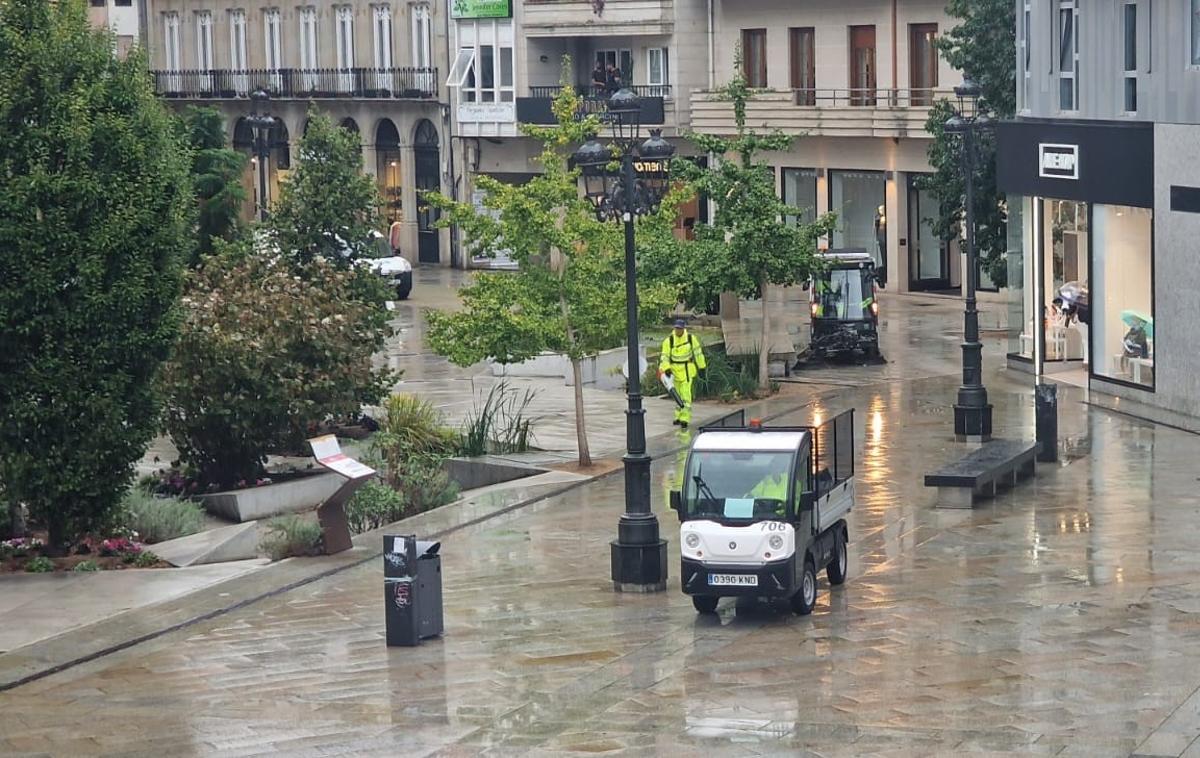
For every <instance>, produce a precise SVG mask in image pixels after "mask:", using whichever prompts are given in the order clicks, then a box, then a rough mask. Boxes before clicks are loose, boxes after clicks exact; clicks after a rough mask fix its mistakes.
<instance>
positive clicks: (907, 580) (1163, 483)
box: [0, 378, 1200, 756]
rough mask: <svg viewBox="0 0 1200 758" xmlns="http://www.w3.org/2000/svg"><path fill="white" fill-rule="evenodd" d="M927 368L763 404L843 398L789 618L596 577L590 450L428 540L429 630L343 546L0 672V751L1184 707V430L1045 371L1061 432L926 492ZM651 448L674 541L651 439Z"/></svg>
mask: <svg viewBox="0 0 1200 758" xmlns="http://www.w3.org/2000/svg"><path fill="white" fill-rule="evenodd" d="M956 384H957V379H956V378H949V379H944V380H933V381H926V382H918V383H915V384H909V385H904V386H891V385H888V386H883V387H875V388H869V389H866V390H856V391H842V392H839V393H837V394H836V395H834V396H822V397H820V398H818V401H817V403H816V404H815V405H814V406H813V407H812V408H810V409H807V410H805V411H803V412H800V413H795V414H792V415H791V416H788V417H786V418H785V420H786V421H788V422H791V423H805V422H808V421H811V420H812V419H813V418H814V417H816V416H823V417H829V416H830V415H832V414H834V413H836V412H838V411H839V410H841V409H843V408H845V407H849V406H854V407H857V408H858V409H859V411H860V414H861V416H862V419H863V423H862V424H861V425H860V426H859V428H858V432H857V433H858V438H859V443H860V444H861V446H862V447H861V458H860V468H859V471H858V482H857V485H858V488H859V496H860V500H859V507H858V508H857V509H856V510H855V511H854V512H853V514H852V515H851V535H852V537H851V539H852V545H851V554H850V557H851V566H850V576H851V578H850V581H849V582H848V583H847V584H846V585H845V586H844V587H842V588H839V589H837V590H834V591H830V590H829V589H828V588H827V587H826V586H825V584H824V583H823V582H822V585H821V589H820V598H819V602H818V608H817V612H816V613H815V614H814V615H813V616H811V617H808V618H797V617H795V616H792V615H790V614H788V613H786V612H781V611H780V610H778V609H771V608H766V607H749V606H743V607H735V606H734V605H733V604H731V603H728V602H726V603H723V604H722V607H721V610H720V614H719V615H718V616H716V617H708V618H704V617H697V616H696V614H695V613H694V612H693V611H692V608H691V605H690V603H689V602H688V600H687V598H686V597H684V596H683V595H681V594H680V593H679V592H678V590H677V586H675V585H673V586H672V588H671V590H670V591H668V592H666V593H662V594H658V595H650V596H627V595H617V594H614V593H613V592H612V591H611V587H610V586H609V582H608V551H607V542H608V540H610V539H611V537H612V532H613V526H614V524H615V522H616V518H617V515H618V513H619V512H620V508H621V498H620V492H621V490H622V487H623V483H622V480H621V478H620V477H619V476H613V477H608V478H605V479H601V480H599V481H597V482H593V483H590V484H588V485H586V486H584V487H581V488H577V489H575V490H571V491H570V492H569V493H566V494H564V495H561V496H556V497H550V498H547V499H545V500H542V501H540V502H538V503H535V504H532V505H529V506H527V507H524V508H522V509H519V510H514V511H509V512H505V513H503V514H501V515H499V516H497V517H495V518H493V519H491V520H488V521H485V522H480V523H477V524H474V525H472V526H468V527H465V528H462V529H459V530H458V531H456V532H455V533H454V534H453V535H452V536H451V537H448V538H445V539H443V548H442V553H443V556H444V566H443V571H444V575H445V582H446V592H445V598H446V622H447V631H446V635H445V637H444V638H443V639H440V640H433V641H429V642H427V643H426V644H424V645H422V646H420V647H417V648H410V649H409V648H405V649H388V648H386V647H385V646H384V644H383V640H382V603H383V598H382V597H381V596H380V593H379V585H380V582H381V580H380V578H379V570H378V567H377V566H375V565H373V564H364V565H362V566H359V567H357V568H353V569H351V570H348V571H344V572H341V573H339V574H337V575H334V576H330V577H328V578H326V579H323V580H321V581H319V582H315V583H312V584H307V585H305V586H303V587H299V588H297V589H295V590H293V591H290V592H287V593H283V594H280V595H276V596H272V597H269V598H265V599H263V600H261V601H259V602H257V603H254V604H253V605H249V606H246V607H243V608H240V609H237V610H235V611H233V612H231V613H228V614H225V615H222V616H219V617H215V618H212V619H210V620H207V621H203V622H200V623H197V624H195V625H192V626H189V627H188V628H186V629H183V630H180V631H178V632H173V633H171V634H169V635H167V636H165V637H162V638H160V639H156V640H153V641H151V642H148V643H146V644H145V645H139V646H138V647H136V648H133V649H129V650H125V651H121V652H118V653H115V654H113V655H111V656H108V657H105V658H103V659H100V660H97V661H93V662H90V663H86V664H84V665H81V666H78V667H76V668H73V669H70V670H68V671H64V672H62V673H60V674H57V675H54V676H51V677H47V678H45V679H41V680H39V681H36V682H32V683H30V684H27V685H24V686H22V687H21V688H20V689H18V690H16V691H15V692H10V693H3V694H0V753H5V752H11V753H14V754H21V753H23V752H34V751H45V752H50V753H55V754H63V753H67V752H72V753H73V754H79V755H92V754H98V753H118V752H122V753H125V752H128V753H134V754H137V753H142V754H161V755H165V754H179V755H198V754H204V755H210V754H216V755H223V754H227V755H254V754H258V755H262V754H280V753H284V754H288V755H293V754H295V755H317V754H364V755H370V754H375V755H378V754H402V755H446V756H458V755H564V754H587V753H593V752H595V751H603V752H604V753H605V754H612V755H648V754H662V755H695V754H704V755H710V754H711V755H803V754H815V755H822V756H841V755H877V754H878V755H922V756H924V755H1087V756H1106V755H1129V754H1131V753H1132V752H1133V751H1134V750H1135V749H1136V748H1138V746H1139V745H1142V744H1143V743H1145V742H1146V741H1147V740H1148V739H1149V738H1151V737H1152V735H1153V733H1154V732H1155V730H1156V729H1159V728H1160V726H1162V725H1165V724H1168V723H1169V722H1170V721H1171V719H1172V718H1173V717H1174V718H1176V719H1177V721H1179V722H1180V724H1179V729H1173V730H1172V731H1176V732H1178V733H1186V730H1187V729H1189V728H1190V725H1189V724H1188V723H1187V721H1186V718H1185V716H1186V714H1189V713H1190V712H1191V709H1190V708H1189V707H1186V704H1187V703H1188V702H1189V701H1190V699H1191V698H1192V697H1193V694H1194V693H1195V692H1196V689H1197V685H1200V646H1197V645H1196V640H1197V638H1198V637H1200V622H1197V621H1196V618H1195V615H1196V614H1195V612H1193V611H1188V610H1180V609H1181V608H1188V607H1191V605H1192V603H1193V602H1194V601H1196V600H1197V599H1200V586H1198V585H1200V582H1198V581H1197V580H1196V577H1197V576H1200V535H1198V534H1197V532H1196V530H1195V529H1194V528H1192V526H1193V524H1194V518H1195V513H1196V512H1197V510H1198V509H1200V491H1197V489H1196V487H1195V477H1196V474H1195V471H1194V461H1195V460H1196V458H1197V455H1200V440H1197V439H1196V438H1195V437H1193V436H1190V435H1186V434H1183V433H1181V432H1178V431H1174V430H1164V429H1162V428H1158V427H1155V426H1153V425H1151V424H1146V423H1142V422H1137V421H1134V420H1130V419H1128V418H1125V417H1120V416H1114V415H1112V414H1109V413H1107V412H1105V411H1101V410H1097V409H1090V408H1089V407H1088V406H1085V405H1084V404H1083V402H1082V395H1081V393H1077V392H1073V391H1070V390H1067V391H1064V394H1063V397H1062V398H1061V406H1062V409H1063V415H1062V418H1061V419H1060V427H1061V428H1062V431H1063V433H1064V435H1068V436H1072V437H1075V438H1086V439H1087V440H1088V443H1089V448H1090V451H1091V454H1090V456H1089V457H1087V458H1080V459H1077V460H1074V461H1073V462H1071V463H1069V464H1066V465H1056V466H1043V467H1041V468H1040V469H1039V473H1038V477H1037V479H1035V480H1034V481H1033V482H1031V483H1029V484H1024V485H1022V486H1020V487H1018V488H1017V489H1015V490H1013V491H1012V492H1008V493H1004V494H1003V495H1001V497H1000V498H998V499H997V500H996V501H995V502H994V503H992V504H991V505H989V506H988V507H985V508H980V509H978V510H977V511H973V512H961V513H953V514H946V513H944V512H939V511H937V510H936V509H934V508H933V507H932V505H933V502H932V496H931V495H930V493H928V492H927V491H925V489H924V488H923V487H922V486H921V484H920V473H921V472H922V471H923V470H924V469H925V468H926V467H927V466H931V465H937V464H938V463H939V462H941V461H944V460H948V459H950V458H951V456H953V455H954V454H955V451H957V450H960V449H961V448H960V447H958V446H956V445H955V444H954V443H953V442H948V441H946V440H945V437H947V436H951V435H950V434H949V433H948V432H947V433H946V434H945V435H944V436H943V435H939V434H936V433H927V432H930V431H932V430H930V429H928V428H926V425H925V424H924V423H922V422H921V421H920V419H921V418H922V414H923V411H922V410H921V409H922V408H924V407H925V403H928V402H932V401H933V399H934V398H937V397H944V398H952V397H953V393H954V388H955V386H956ZM989 388H990V389H992V391H993V400H994V402H996V403H997V425H998V427H1003V428H1004V429H1005V432H1004V433H1005V434H1006V435H1009V436H1021V435H1025V434H1030V433H1031V431H1032V421H1033V414H1032V404H1031V401H1030V400H1029V399H1028V398H1027V395H1028V394H1029V393H1028V388H1027V387H1026V386H1025V385H1024V384H1023V383H1022V382H1008V381H1005V380H1003V379H999V378H997V379H996V381H994V382H993V380H992V379H991V378H989ZM918 401H923V402H918ZM942 423H943V424H947V425H948V423H949V416H948V415H947V416H945V417H944V418H942ZM914 427H916V428H917V429H919V430H922V431H920V432H919V433H918V434H917V435H916V436H914V433H913V431H912V429H913V428H914ZM653 475H654V493H655V509H656V511H657V512H658V513H659V514H660V518H661V519H662V520H663V524H664V529H665V531H666V533H667V536H668V540H669V542H670V544H671V547H672V550H673V551H674V549H675V542H676V540H674V539H673V536H672V533H671V529H670V520H669V516H670V514H669V512H668V511H666V509H665V503H664V502H663V500H664V498H662V497H661V493H662V492H664V491H665V490H666V489H668V488H670V487H672V486H674V485H675V483H676V481H677V476H678V474H677V469H676V459H674V458H672V457H666V458H663V459H662V460H660V461H658V462H656V464H655V466H654V470H653ZM677 561H678V555H677V553H674V552H673V554H672V559H671V566H672V570H673V572H674V571H675V570H676V567H677V566H678V563H677ZM1175 714H1178V716H1175ZM112 724H120V725H121V728H120V729H113V728H111V726H110V725H112ZM1183 749H1191V747H1190V746H1184V747H1183V748H1181V752H1182V750H1183ZM1176 754H1178V753H1176Z"/></svg>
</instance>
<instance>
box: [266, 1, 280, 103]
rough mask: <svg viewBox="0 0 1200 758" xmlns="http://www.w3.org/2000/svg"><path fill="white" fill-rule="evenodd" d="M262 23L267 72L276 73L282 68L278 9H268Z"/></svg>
mask: <svg viewBox="0 0 1200 758" xmlns="http://www.w3.org/2000/svg"><path fill="white" fill-rule="evenodd" d="M264 21H265V24H264V26H265V29H264V34H263V42H264V44H265V45H266V53H267V56H266V60H267V70H268V71H278V70H279V69H280V68H281V67H282V66H283V63H282V61H283V56H282V55H281V54H280V49H279V9H278V8H268V9H267V11H266V13H265V14H264ZM275 86H276V87H278V86H279V85H278V84H276V85H275Z"/></svg>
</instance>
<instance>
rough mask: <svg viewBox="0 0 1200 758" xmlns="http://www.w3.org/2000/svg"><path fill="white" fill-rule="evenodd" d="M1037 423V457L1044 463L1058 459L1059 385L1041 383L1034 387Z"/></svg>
mask: <svg viewBox="0 0 1200 758" xmlns="http://www.w3.org/2000/svg"><path fill="white" fill-rule="evenodd" d="M1034 409H1035V411H1034V412H1035V417H1036V418H1035V423H1036V429H1037V443H1038V452H1037V459H1038V461H1040V462H1042V463H1054V462H1055V461H1057V460H1058V385H1057V384H1039V385H1037V386H1035V387H1034Z"/></svg>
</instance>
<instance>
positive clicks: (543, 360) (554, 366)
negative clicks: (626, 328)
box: [492, 347, 646, 390]
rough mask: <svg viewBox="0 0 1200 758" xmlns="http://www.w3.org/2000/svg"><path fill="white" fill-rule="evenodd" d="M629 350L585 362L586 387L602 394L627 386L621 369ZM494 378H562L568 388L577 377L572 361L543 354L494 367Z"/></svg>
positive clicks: (616, 350) (643, 351)
mask: <svg viewBox="0 0 1200 758" xmlns="http://www.w3.org/2000/svg"><path fill="white" fill-rule="evenodd" d="M627 352H628V351H627V350H626V348H624V347H617V348H613V349H612V350H605V351H603V352H601V353H598V354H597V355H594V356H592V357H590V358H585V359H584V360H583V361H582V362H581V365H580V369H581V373H582V375H583V386H585V387H593V388H595V389H599V390H614V389H620V388H622V387H624V386H625V377H624V376H623V375H622V374H621V366H623V365H624V364H625V359H626V356H627ZM638 353H639V355H640V356H641V359H642V360H643V361H644V360H645V359H646V349H645V348H644V347H643V348H640V349H639V351H638ZM492 376H511V377H560V376H561V377H562V379H563V383H565V384H566V385H567V386H568V387H573V386H574V385H575V377H574V374H573V372H572V371H571V361H570V360H568V359H567V356H565V355H563V354H561V353H543V354H541V355H539V356H538V357H536V358H531V359H529V360H527V361H524V362H522V363H509V364H503V363H493V364H492Z"/></svg>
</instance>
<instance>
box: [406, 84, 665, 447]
mask: <svg viewBox="0 0 1200 758" xmlns="http://www.w3.org/2000/svg"><path fill="white" fill-rule="evenodd" d="M580 105H581V101H580V98H579V96H578V95H577V94H576V93H575V91H574V89H573V88H572V87H570V86H566V87H564V88H563V91H562V93H561V94H560V95H559V96H558V97H557V98H556V99H555V102H554V113H555V115H556V116H557V119H558V123H557V125H555V126H548V127H538V126H531V125H523V126H522V129H523V130H524V132H525V133H526V134H527V135H529V136H531V137H533V138H535V139H538V140H539V141H541V142H542V145H543V151H542V153H541V156H540V158H539V161H540V163H541V165H542V169H543V171H542V173H541V174H540V175H538V176H536V177H534V178H533V179H531V180H530V181H529V182H527V183H525V184H522V185H511V184H506V183H504V182H501V181H497V180H495V179H492V178H489V177H486V176H480V177H479V178H478V186H479V188H480V189H482V190H484V192H486V197H485V199H484V206H485V208H486V212H484V213H478V212H476V210H475V208H474V207H473V206H471V205H470V204H466V203H456V202H453V201H451V200H449V199H447V198H445V197H442V196H440V195H432V196H431V200H432V202H433V203H434V204H435V205H438V206H439V207H441V208H443V209H444V210H445V211H446V216H445V217H444V219H443V223H446V224H451V223H453V224H458V225H459V227H460V229H461V230H462V238H463V240H464V241H465V243H466V244H467V245H468V247H469V248H470V250H471V252H472V253H475V254H484V255H494V254H495V253H496V252H498V251H507V252H508V254H509V255H510V256H511V257H512V258H513V260H515V261H516V262H517V263H518V264H519V269H518V270H517V271H516V272H494V273H492V272H482V273H479V274H477V275H476V276H475V278H474V280H473V281H472V282H471V283H470V284H468V285H467V286H465V287H464V288H463V289H462V290H460V295H461V297H462V301H463V306H464V307H463V310H462V311H460V312H456V313H437V312H435V313H430V314H429V327H430V329H429V342H430V344H431V345H432V346H433V349H434V350H436V351H437V352H438V353H440V354H442V355H446V356H448V357H449V358H450V359H451V360H452V361H454V362H455V363H456V364H459V365H470V364H472V363H475V362H477V361H481V360H484V359H486V358H492V359H494V360H496V361H499V362H501V363H515V362H520V361H523V360H527V359H529V358H533V357H535V356H537V355H539V354H540V353H542V352H554V353H561V354H564V355H566V356H567V357H568V358H569V359H570V360H571V362H572V365H573V366H574V368H575V371H576V383H575V387H576V395H575V410H576V432H577V437H578V440H579V458H580V463H581V464H582V465H587V464H588V463H590V457H589V456H588V449H587V437H586V431H585V421H584V415H583V395H582V389H581V387H580V384H581V382H580V381H579V380H580V378H581V374H580V361H581V360H582V359H583V358H585V357H587V356H590V355H595V354H596V353H598V352H599V351H601V350H606V349H610V348H615V347H618V346H620V345H622V344H624V342H625V270H624V260H625V259H624V247H623V237H622V235H621V231H620V229H621V227H620V226H619V225H618V224H612V223H603V222H601V221H599V220H597V218H596V216H595V211H594V209H593V207H592V205H591V203H590V202H589V201H588V200H587V199H585V198H583V197H582V196H581V195H580V192H579V184H578V179H579V175H578V172H577V171H574V170H571V169H570V168H568V162H567V152H568V150H569V149H570V148H571V147H573V146H575V145H578V144H579V143H581V142H583V141H585V140H587V139H589V138H591V137H593V136H594V135H596V133H597V132H598V131H599V128H600V124H599V121H598V120H597V119H596V117H595V116H588V117H585V118H578V117H577V114H578V113H579V111H580ZM638 286H639V303H638V304H639V310H640V313H641V317H642V318H643V319H645V320H646V322H658V321H661V319H662V318H663V317H664V316H665V314H666V312H667V311H668V310H669V309H670V308H671V306H673V305H674V303H675V299H676V298H675V296H676V292H675V291H674V290H672V289H671V288H670V287H668V286H665V285H663V284H661V283H655V282H652V281H647V280H645V279H644V278H642V279H640V280H639V283H638Z"/></svg>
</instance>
